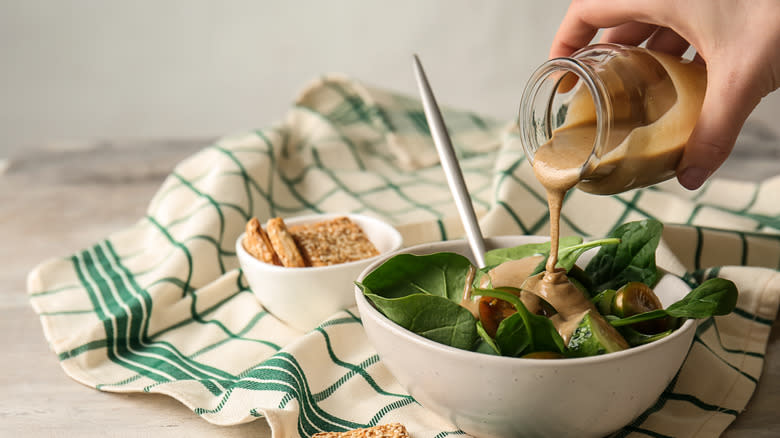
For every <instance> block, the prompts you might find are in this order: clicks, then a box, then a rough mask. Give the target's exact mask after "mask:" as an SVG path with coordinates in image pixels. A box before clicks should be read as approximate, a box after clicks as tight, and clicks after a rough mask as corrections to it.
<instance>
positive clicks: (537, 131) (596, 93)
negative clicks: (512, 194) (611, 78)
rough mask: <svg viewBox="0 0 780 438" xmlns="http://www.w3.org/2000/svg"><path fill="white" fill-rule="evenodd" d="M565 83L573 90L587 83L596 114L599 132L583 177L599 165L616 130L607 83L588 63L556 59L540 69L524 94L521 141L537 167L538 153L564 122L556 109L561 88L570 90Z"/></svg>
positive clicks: (559, 109)
mask: <svg viewBox="0 0 780 438" xmlns="http://www.w3.org/2000/svg"><path fill="white" fill-rule="evenodd" d="M570 75H574V76H575V77H576V80H572V79H573V77H572V76H570ZM565 81H571V82H570V84H572V85H571V86H570V87H569V88H571V87H573V86H576V85H577V83H579V82H581V83H582V84H584V86H585V87H586V88H587V90H588V92H589V93H590V97H591V100H592V102H593V107H594V109H595V113H596V114H595V119H596V133H595V137H594V141H593V147H592V149H591V152H590V155H589V157H588V159H587V160H586V161H585V162H584V163H583V165H582V168H581V170H580V173H581V174H583V173H584V172H585V171H586V169H588V168H592V167H595V166H596V165H597V164H598V163H597V161H598V160H599V157H600V156H602V154H601V153H600V152H601V151H603V150H604V149H605V143H606V141H607V139H608V138H609V134H610V131H611V129H612V106H611V102H610V100H609V93H608V90H607V87H606V84H605V83H604V82H603V81H602V80H601V78H600V77H599V76H598V74H597V73H596V72H595V71H594V70H593V68H592V67H591V66H590V65H588V63H587V62H583V61H582V60H580V59H577V58H554V59H551V60H549V61H547V62H545V63H544V64H542V65H541V66H540V67H539V68H538V69H536V71H535V72H534V73H533V75H531V78H530V79H529V81H528V85H526V87H525V90H524V91H523V97H522V99H521V103H520V114H519V117H518V124H519V125H520V139H521V142H522V144H523V148H524V149H525V152H526V157H527V158H528V160H529V162H530V163H531V164H533V159H534V154H535V152H536V150H537V149H539V147H541V146H542V144H544V143H546V142H547V141H549V140H550V138H552V135H553V130H554V129H555V128H557V127H558V126H560V125H561V124H562V123H563V120H558V119H562V117H561V114H560V111H561V108H560V107H556V105H555V98H556V95H557V94H558V93H560V92H561V88H562V87H566V85H563V84H564V83H565ZM563 91H568V90H563ZM564 116H565V113H564Z"/></svg>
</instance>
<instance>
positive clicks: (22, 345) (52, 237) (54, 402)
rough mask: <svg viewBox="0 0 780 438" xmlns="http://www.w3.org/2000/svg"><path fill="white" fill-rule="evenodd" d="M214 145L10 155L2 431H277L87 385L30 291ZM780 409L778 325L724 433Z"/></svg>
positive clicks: (0, 323)
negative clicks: (60, 350)
mask: <svg viewBox="0 0 780 438" xmlns="http://www.w3.org/2000/svg"><path fill="white" fill-rule="evenodd" d="M208 144H209V141H208V140H205V141H204V140H192V141H184V140H182V141H168V142H165V141H136V142H129V143H125V144H120V143H117V142H105V143H95V144H85V145H82V146H81V147H78V148H71V149H70V150H67V151H57V152H54V151H51V150H47V149H45V148H40V149H32V150H27V151H24V152H23V153H22V154H19V155H18V156H16V157H10V158H8V157H2V156H0V242H2V243H1V244H0V262H1V263H2V267H1V268H0V339H2V358H3V360H2V361H1V362H0V387H2V392H1V393H0V436H79V437H91V436H155V437H158V436H163V437H164V436H189V437H198V436H209V437H254V438H262V437H270V436H271V433H270V429H269V427H268V425H267V424H266V422H265V421H264V420H262V419H260V420H257V421H254V422H252V423H248V424H243V425H239V426H233V427H218V426H213V425H211V424H209V423H208V422H206V421H205V420H202V419H200V418H199V417H198V416H197V415H196V414H194V413H193V412H191V411H190V410H189V409H187V408H186V407H185V406H184V405H181V404H180V403H179V402H177V401H175V400H173V399H171V398H168V397H166V396H162V395H156V394H111V393H104V392H99V391H96V390H94V389H90V388H87V387H85V386H83V385H81V384H79V383H76V382H75V381H73V380H71V379H70V378H68V377H67V376H66V375H65V373H64V372H63V371H62V369H61V368H60V366H59V364H58V361H57V358H56V356H55V355H54V354H53V353H52V352H51V351H50V350H49V347H48V345H47V343H46V340H45V338H44V336H43V332H42V329H41V326H40V323H39V321H38V318H37V316H36V315H35V313H34V312H33V310H32V307H31V306H30V304H29V301H28V299H27V296H26V283H25V282H26V276H27V273H28V272H29V271H30V270H31V269H32V268H33V267H34V266H35V265H37V264H38V263H40V262H41V261H43V260H44V259H47V258H49V257H54V256H65V255H68V254H70V253H72V252H74V251H76V250H78V249H81V248H83V247H86V246H88V245H91V244H93V243H94V242H96V241H98V240H100V239H101V238H103V237H105V236H106V235H108V234H109V233H111V232H114V231H117V230H120V229H123V228H125V227H127V226H129V225H131V224H133V223H134V222H135V221H136V220H138V219H139V218H141V217H142V215H143V214H144V212H145V209H146V206H147V203H148V202H149V200H150V199H151V197H152V195H153V194H154V193H155V191H156V190H157V188H158V187H159V185H160V184H161V182H162V181H163V179H164V178H165V176H167V174H168V173H169V172H170V171H171V170H172V168H173V167H174V165H175V164H176V163H177V162H178V161H180V160H181V159H183V158H185V157H187V156H189V155H190V154H192V153H194V152H195V151H197V150H198V149H200V148H201V147H203V146H205V145H208ZM775 144H780V143H775ZM743 149H744V148H743ZM735 152H736V150H735ZM753 152H755V150H754V151H753ZM759 152H760V153H758V154H755V153H753V154H748V155H745V156H739V155H737V154H736V153H735V154H734V155H732V158H731V159H730V160H729V162H727V164H726V166H725V167H724V168H723V169H722V170H721V171H719V174H720V175H721V176H727V177H738V178H746V177H747V178H753V179H759V178H763V177H766V176H770V175H776V174H780V157H778V155H780V153H779V152H778V151H777V148H776V147H775V148H770V149H767V150H763V152H761V151H759ZM762 154H763V155H762ZM766 154H769V158H767V156H766ZM4 158H5V159H4ZM779 406H780V323H778V322H775V324H774V326H773V329H772V335H771V339H770V342H769V347H768V351H767V355H766V362H765V364H764V373H763V375H762V376H761V380H760V382H759V385H758V388H757V390H756V392H755V394H754V396H753V399H752V400H751V401H750V403H749V404H748V406H747V410H746V411H745V412H744V413H742V414H740V415H739V416H738V417H737V419H736V421H735V422H734V423H733V424H732V425H731V426H730V427H729V429H728V430H727V431H726V433H725V435H724V436H726V437H731V438H734V437H770V436H772V437H775V436H778V435H780V415H778V414H779V413H780V408H778V407H779Z"/></svg>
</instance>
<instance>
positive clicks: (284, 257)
mask: <svg viewBox="0 0 780 438" xmlns="http://www.w3.org/2000/svg"><path fill="white" fill-rule="evenodd" d="M265 229H266V231H267V232H268V238H269V239H270V240H271V246H272V247H273V249H274V251H276V255H278V256H279V260H281V261H282V265H284V266H286V267H288V268H303V267H305V266H306V263H305V262H304V261H303V257H301V253H300V252H299V251H298V247H297V246H296V245H295V240H294V239H293V237H292V235H291V234H290V231H289V230H288V229H287V226H286V225H285V224H284V221H283V220H282V218H280V217H275V218H273V219H269V220H268V223H266V225H265Z"/></svg>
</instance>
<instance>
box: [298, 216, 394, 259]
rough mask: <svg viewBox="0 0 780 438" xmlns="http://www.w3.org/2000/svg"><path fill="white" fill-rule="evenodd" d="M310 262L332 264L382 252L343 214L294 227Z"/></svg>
mask: <svg viewBox="0 0 780 438" xmlns="http://www.w3.org/2000/svg"><path fill="white" fill-rule="evenodd" d="M290 233H292V235H293V238H294V239H295V243H296V244H297V245H298V248H299V249H300V250H301V254H302V255H303V258H304V260H306V266H328V265H335V264H338V263H347V262H354V261H355V260H362V259H365V258H369V257H373V256H376V255H379V251H377V249H376V247H375V246H374V244H373V243H371V241H370V240H368V237H366V235H365V233H364V232H363V230H362V229H361V228H360V227H359V226H358V225H357V224H355V223H354V222H352V221H351V220H350V219H349V218H348V217H346V216H342V217H337V218H335V219H331V220H328V221H323V222H316V223H313V224H305V225H296V226H293V227H290Z"/></svg>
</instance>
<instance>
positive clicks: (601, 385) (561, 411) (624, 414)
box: [355, 236, 695, 438]
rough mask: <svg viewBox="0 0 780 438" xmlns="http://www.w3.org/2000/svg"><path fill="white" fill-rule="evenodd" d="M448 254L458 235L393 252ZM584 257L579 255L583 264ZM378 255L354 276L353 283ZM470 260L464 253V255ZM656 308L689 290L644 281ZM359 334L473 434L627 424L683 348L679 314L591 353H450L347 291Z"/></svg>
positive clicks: (421, 398)
mask: <svg viewBox="0 0 780 438" xmlns="http://www.w3.org/2000/svg"><path fill="white" fill-rule="evenodd" d="M547 240H549V239H546V238H543V237H540V236H506V237H496V238H490V239H486V242H485V243H486V246H487V248H488V249H493V248H502V247H511V246H516V245H521V244H525V243H538V242H543V241H547ZM445 251H447V252H455V253H459V254H462V255H464V256H466V257H469V258H471V252H470V250H469V247H468V244H467V243H466V242H465V241H448V242H436V243H429V244H423V245H418V246H414V247H410V248H406V249H404V250H402V251H399V253H411V254H417V255H422V254H431V253H435V252H445ZM592 255H593V253H591V254H587V253H586V254H584V255H583V256H582V257H581V258H580V260H581V261H582V263H583V264H584V263H585V262H586V261H587V260H588V259H589V257H592ZM386 259H387V257H383V258H382V259H380V260H377V261H376V262H374V263H373V264H372V265H371V266H369V267H368V268H366V270H365V271H364V272H363V273H362V274H361V275H360V277H359V278H358V281H361V280H363V279H364V278H365V277H366V276H367V275H368V274H369V273H370V272H371V271H373V270H374V269H376V268H377V267H378V266H379V265H380V264H381V263H383V262H384V261H385V260H386ZM472 263H473V260H472ZM654 290H655V292H656V294H657V295H658V296H659V298H660V299H661V302H662V303H663V305H664V307H666V306H668V305H669V304H671V303H673V302H675V301H677V300H679V299H680V298H682V297H683V296H685V294H687V293H688V291H689V290H690V288H689V287H688V286H687V285H686V284H685V283H684V282H683V281H682V280H680V279H679V278H677V277H675V276H673V275H665V276H664V277H663V278H662V279H661V281H660V282H659V283H658V285H657V286H656V287H655V288H654ZM355 297H356V301H357V305H358V310H359V311H360V317H361V319H362V321H363V327H364V329H365V331H366V334H367V336H368V339H369V341H370V342H371V343H372V344H373V345H374V347H375V348H376V350H377V353H378V354H379V357H380V359H381V360H382V363H384V364H385V365H386V366H387V368H388V369H389V370H390V372H391V373H392V374H393V375H394V376H395V377H396V379H397V380H398V382H399V383H400V384H401V385H402V386H403V387H404V388H405V389H406V390H407V391H408V392H409V393H410V394H411V395H412V396H413V397H414V399H415V400H417V401H418V402H419V403H420V404H421V405H422V406H424V407H426V408H427V409H429V410H430V411H432V412H434V413H436V414H438V415H439V416H441V417H442V418H444V419H446V420H449V421H450V422H451V423H453V424H454V425H455V426H457V427H458V428H460V429H461V430H463V431H464V432H466V433H468V434H469V435H473V436H475V437H480V438H484V437H517V436H523V437H569V436H572V437H574V436H576V437H602V436H605V435H607V434H609V433H611V432H614V431H615V430H617V429H619V428H621V427H623V426H625V425H626V424H628V423H630V422H631V421H632V420H633V419H635V418H636V417H637V416H639V415H640V414H641V413H642V412H644V411H645V410H646V409H648V408H649V407H650V406H652V404H653V403H654V402H655V401H656V400H657V399H658V397H659V396H660V395H661V393H662V392H663V390H664V388H666V386H667V385H668V384H669V382H670V381H671V380H672V378H673V377H674V375H675V374H676V373H677V371H678V370H679V368H680V366H681V365H682V362H683V360H684V359H685V356H686V354H687V353H688V349H689V348H690V346H691V342H692V340H693V335H694V332H695V321H693V320H688V321H685V323H683V325H682V326H681V327H680V328H678V329H677V330H676V331H675V332H674V333H672V334H671V335H669V336H667V337H665V338H663V339H661V340H658V341H656V342H653V343H650V344H646V345H642V346H638V347H633V348H630V349H628V350H623V351H619V352H616V353H609V354H605V355H601V356H593V357H584V358H576V359H523V358H511V357H501V356H492V355H487V354H481V353H476V352H472V351H466V350H460V349H456V348H453V347H449V346H446V345H443V344H439V343H437V342H434V341H431V340H429V339H426V338H424V337H422V336H418V335H416V334H414V333H412V332H410V331H408V330H406V329H404V328H403V327H401V326H399V325H397V324H395V323H394V322H392V321H390V320H389V319H387V318H386V317H385V316H384V315H383V314H381V313H380V312H379V311H378V310H377V309H376V308H374V306H373V305H372V304H371V302H370V301H369V300H368V299H367V298H366V297H365V296H364V295H363V293H362V291H361V290H360V288H358V287H356V288H355Z"/></svg>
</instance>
